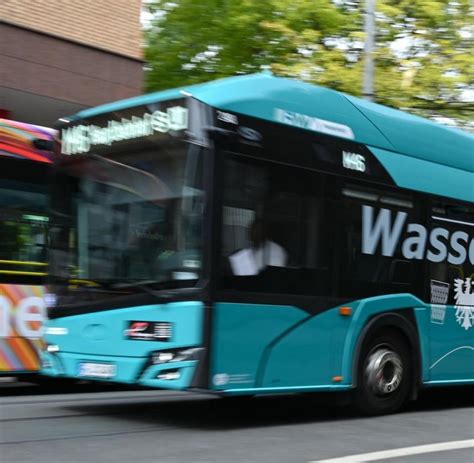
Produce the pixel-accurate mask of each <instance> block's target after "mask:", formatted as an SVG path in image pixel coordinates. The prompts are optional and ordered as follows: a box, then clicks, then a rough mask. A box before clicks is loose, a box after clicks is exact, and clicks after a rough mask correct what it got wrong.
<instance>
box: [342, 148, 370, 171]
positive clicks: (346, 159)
mask: <svg viewBox="0 0 474 463" xmlns="http://www.w3.org/2000/svg"><path fill="white" fill-rule="evenodd" d="M342 166H343V167H344V168H345V169H351V170H357V171H358V172H365V157H364V156H362V154H357V153H351V152H349V151H343V152H342Z"/></svg>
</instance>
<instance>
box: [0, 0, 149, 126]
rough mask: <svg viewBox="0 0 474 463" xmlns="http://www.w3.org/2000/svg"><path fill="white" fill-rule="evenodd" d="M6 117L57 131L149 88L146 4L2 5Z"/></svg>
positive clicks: (106, 0) (63, 0) (1, 107)
mask: <svg viewBox="0 0 474 463" xmlns="http://www.w3.org/2000/svg"><path fill="white" fill-rule="evenodd" d="M1 3H2V6H1V8H0V20H1V22H0V117H9V118H11V119H16V120H20V121H23V122H29V123H32V124H38V125H46V126H51V125H53V124H54V122H55V121H56V120H57V119H58V118H59V117H61V116H66V115H69V114H71V113H74V112H76V111H78V110H80V109H82V108H85V107H89V106H95V105H98V104H102V103H106V102H108V101H113V100H117V99H120V98H127V97H130V96H135V95H138V94H140V93H141V92H142V89H143V60H142V49H141V46H142V32H141V24H140V10H141V0H113V1H110V0H2V2H1Z"/></svg>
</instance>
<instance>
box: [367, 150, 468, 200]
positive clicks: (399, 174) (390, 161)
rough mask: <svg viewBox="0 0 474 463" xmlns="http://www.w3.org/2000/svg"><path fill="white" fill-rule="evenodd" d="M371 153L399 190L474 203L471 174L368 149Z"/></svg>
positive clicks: (420, 160)
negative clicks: (422, 192) (416, 191)
mask: <svg viewBox="0 0 474 463" xmlns="http://www.w3.org/2000/svg"><path fill="white" fill-rule="evenodd" d="M370 151H371V152H372V153H373V154H374V155H375V157H376V158H377V159H378V160H379V161H380V163H381V164H382V165H383V166H384V167H385V169H387V171H388V172H390V175H391V177H392V178H393V180H394V181H395V183H396V184H397V185H398V186H399V187H401V188H408V189H410V190H418V191H424V192H426V193H431V194H436V195H441V196H447V197H450V198H456V199H462V200H464V201H470V202H472V201H473V200H474V189H473V186H472V185H473V180H472V173H471V172H468V171H465V170H460V169H456V168H454V167H449V166H444V165H442V164H436V163H434V162H429V161H426V160H422V159H417V158H411V157H408V156H403V155H401V154H398V153H394V152H392V151H386V150H382V149H380V148H374V147H370Z"/></svg>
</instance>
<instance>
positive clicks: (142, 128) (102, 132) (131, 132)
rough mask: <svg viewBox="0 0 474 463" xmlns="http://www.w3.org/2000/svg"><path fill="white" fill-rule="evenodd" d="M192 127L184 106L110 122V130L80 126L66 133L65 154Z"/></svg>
mask: <svg viewBox="0 0 474 463" xmlns="http://www.w3.org/2000/svg"><path fill="white" fill-rule="evenodd" d="M187 127H188V110H187V109H186V108H183V107H181V106H173V107H172V108H168V109H167V110H166V112H163V111H155V112H153V113H151V114H148V113H147V114H144V115H143V116H142V117H137V116H132V118H131V119H125V118H122V119H121V120H120V121H109V122H108V123H107V126H106V127H98V126H96V125H77V126H74V127H69V128H65V129H63V130H62V147H61V151H62V153H63V154H68V155H71V154H81V153H88V152H89V151H90V150H91V148H92V146H94V145H109V146H110V145H111V144H112V143H114V142H117V141H123V140H132V139H133V138H141V137H148V136H150V135H153V133H154V132H161V133H167V132H169V131H170V130H184V129H186V128H187Z"/></svg>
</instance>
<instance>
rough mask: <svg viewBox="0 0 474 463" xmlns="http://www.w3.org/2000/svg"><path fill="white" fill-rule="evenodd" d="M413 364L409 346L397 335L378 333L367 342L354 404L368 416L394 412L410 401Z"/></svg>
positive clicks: (359, 369) (360, 364) (359, 367)
mask: <svg viewBox="0 0 474 463" xmlns="http://www.w3.org/2000/svg"><path fill="white" fill-rule="evenodd" d="M412 378H413V363H412V360H411V355H410V349H409V347H408V343H407V342H406V340H405V339H404V337H403V336H401V335H400V334H399V333H397V332H393V331H385V332H382V333H380V334H375V336H373V337H371V338H370V339H368V340H367V342H364V345H363V348H362V351H361V356H360V360H359V364H358V368H357V387H356V389H355V391H354V398H353V400H354V405H355V407H356V409H357V410H358V411H359V412H360V413H362V414H364V415H382V414H388V413H393V412H395V411H397V410H398V409H400V408H401V407H402V405H403V404H404V403H405V402H406V401H407V399H408V397H409V395H410V390H411V386H412Z"/></svg>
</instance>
